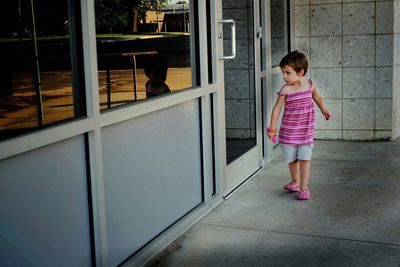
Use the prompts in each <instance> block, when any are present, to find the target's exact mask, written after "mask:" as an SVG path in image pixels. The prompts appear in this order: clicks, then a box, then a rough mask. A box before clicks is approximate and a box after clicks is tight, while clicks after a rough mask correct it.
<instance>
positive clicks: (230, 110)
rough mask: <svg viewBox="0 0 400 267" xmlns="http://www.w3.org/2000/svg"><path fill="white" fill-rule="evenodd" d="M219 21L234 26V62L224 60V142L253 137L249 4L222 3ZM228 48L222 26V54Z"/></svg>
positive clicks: (226, 32)
mask: <svg viewBox="0 0 400 267" xmlns="http://www.w3.org/2000/svg"><path fill="white" fill-rule="evenodd" d="M223 17H224V18H233V19H234V20H235V22H236V47H237V48H236V50H237V53H236V59H234V60H226V61H225V62H224V65H225V77H224V78H225V100H226V101H225V105H226V106H225V108H226V136H227V138H244V139H246V138H252V137H255V125H254V124H255V119H254V118H255V114H254V104H253V103H254V70H253V66H254V62H253V15H252V1H251V0H248V1H243V0H242V1H239V0H224V1H223ZM230 48H231V39H230V29H229V27H228V26H224V51H225V52H224V53H225V54H229V53H230V51H231V50H230Z"/></svg>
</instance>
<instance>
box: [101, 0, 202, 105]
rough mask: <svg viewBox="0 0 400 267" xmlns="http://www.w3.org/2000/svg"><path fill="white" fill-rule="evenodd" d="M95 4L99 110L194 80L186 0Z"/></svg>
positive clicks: (110, 0) (117, 0) (188, 84)
mask: <svg viewBox="0 0 400 267" xmlns="http://www.w3.org/2000/svg"><path fill="white" fill-rule="evenodd" d="M95 8H96V10H95V12H96V32H97V53H98V55H97V58H98V71H99V93H100V109H102V110H104V109H108V108H111V107H115V106H119V105H123V104H127V103H132V102H135V101H140V100H146V99H148V98H151V97H155V96H159V95H162V94H167V93H171V92H174V91H179V90H182V89H186V88H190V87H193V86H194V85H196V84H197V82H196V81H197V77H196V76H197V75H196V70H195V67H194V66H196V65H195V59H194V58H193V57H192V55H196V53H193V52H194V51H195V49H194V46H193V44H192V41H191V40H192V39H193V38H192V36H191V35H192V29H195V28H196V27H193V26H195V25H191V23H192V21H193V20H194V19H193V18H192V17H193V16H194V15H193V14H192V13H193V12H192V10H193V7H191V3H189V1H171V0H139V1H126V0H95ZM193 37H194V36H193Z"/></svg>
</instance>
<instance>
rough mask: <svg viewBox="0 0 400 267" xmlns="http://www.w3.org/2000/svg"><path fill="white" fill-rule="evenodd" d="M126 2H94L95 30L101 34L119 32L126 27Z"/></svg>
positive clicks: (123, 0)
mask: <svg viewBox="0 0 400 267" xmlns="http://www.w3.org/2000/svg"><path fill="white" fill-rule="evenodd" d="M126 2H127V1H126V0H96V1H95V10H96V29H97V31H98V32H102V33H113V32H115V30H117V31H121V30H123V29H125V28H126V26H127V25H128V6H127V5H126Z"/></svg>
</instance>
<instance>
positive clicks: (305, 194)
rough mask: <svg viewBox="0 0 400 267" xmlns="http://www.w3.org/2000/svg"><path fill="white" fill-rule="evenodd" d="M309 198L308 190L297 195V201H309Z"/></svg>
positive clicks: (303, 190) (302, 190)
mask: <svg viewBox="0 0 400 267" xmlns="http://www.w3.org/2000/svg"><path fill="white" fill-rule="evenodd" d="M310 197H311V194H310V190H308V189H301V191H299V193H298V194H297V199H299V200H309V199H310Z"/></svg>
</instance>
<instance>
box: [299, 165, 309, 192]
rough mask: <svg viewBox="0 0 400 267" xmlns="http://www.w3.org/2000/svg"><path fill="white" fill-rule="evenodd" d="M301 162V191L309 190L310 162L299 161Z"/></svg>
mask: <svg viewBox="0 0 400 267" xmlns="http://www.w3.org/2000/svg"><path fill="white" fill-rule="evenodd" d="M299 162H300V189H301V190H303V189H308V179H309V177H310V166H311V161H310V160H299Z"/></svg>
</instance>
